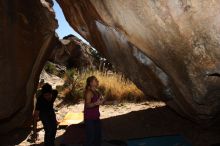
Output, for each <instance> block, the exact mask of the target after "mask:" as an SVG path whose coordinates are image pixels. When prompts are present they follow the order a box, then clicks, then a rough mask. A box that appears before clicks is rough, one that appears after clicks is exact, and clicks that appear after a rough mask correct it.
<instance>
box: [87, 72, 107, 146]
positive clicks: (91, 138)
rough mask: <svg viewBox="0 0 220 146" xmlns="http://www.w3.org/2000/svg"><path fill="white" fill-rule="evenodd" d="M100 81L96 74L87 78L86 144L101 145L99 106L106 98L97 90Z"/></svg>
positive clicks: (91, 145) (90, 145) (88, 145)
mask: <svg viewBox="0 0 220 146" xmlns="http://www.w3.org/2000/svg"><path fill="white" fill-rule="evenodd" d="M98 85H99V82H98V80H97V78H96V77H95V76H91V77H89V78H88V79H87V82H86V89H85V95H84V98H85V106H84V120H85V125H86V141H85V146H101V122H100V118H99V117H100V112H99V106H100V105H102V104H103V102H104V100H103V99H102V98H101V95H100V93H99V92H98V91H97V87H98Z"/></svg>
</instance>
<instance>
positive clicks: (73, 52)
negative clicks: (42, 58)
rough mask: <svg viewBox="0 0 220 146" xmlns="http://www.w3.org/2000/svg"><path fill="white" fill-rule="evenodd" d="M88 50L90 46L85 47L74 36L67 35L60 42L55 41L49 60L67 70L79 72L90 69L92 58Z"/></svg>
mask: <svg viewBox="0 0 220 146" xmlns="http://www.w3.org/2000/svg"><path fill="white" fill-rule="evenodd" d="M90 49H91V46H89V45H86V44H85V43H83V42H82V41H81V40H79V39H78V38H76V37H75V36H73V35H69V36H66V37H64V38H63V39H61V40H58V39H57V43H56V44H55V45H54V48H53V51H52V53H51V56H50V59H49V60H50V61H52V62H54V63H56V64H60V65H64V66H66V67H67V68H77V69H79V70H83V69H84V68H92V67H93V58H92V56H91V54H90Z"/></svg>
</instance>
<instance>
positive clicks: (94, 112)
mask: <svg viewBox="0 0 220 146" xmlns="http://www.w3.org/2000/svg"><path fill="white" fill-rule="evenodd" d="M98 99H99V96H93V97H92V99H91V102H92V103H95V102H96V101H97V100H98ZM99 117H100V112H99V106H95V107H93V108H87V107H86V106H84V119H85V120H98V119H99Z"/></svg>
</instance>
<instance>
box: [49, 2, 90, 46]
mask: <svg viewBox="0 0 220 146" xmlns="http://www.w3.org/2000/svg"><path fill="white" fill-rule="evenodd" d="M53 2H54V6H53V9H54V11H55V13H56V18H57V20H58V23H59V27H58V29H56V33H57V34H58V36H59V38H60V39H62V38H63V37H64V36H67V35H69V34H73V35H75V36H76V37H78V38H79V39H81V40H82V41H83V42H85V43H87V44H88V42H87V41H86V40H85V39H83V38H82V37H81V36H80V35H79V34H78V33H77V32H76V31H74V30H73V29H72V27H70V25H69V23H68V22H67V21H66V19H65V17H64V15H63V11H62V10H61V8H60V6H59V4H58V3H57V2H56V1H55V0H53Z"/></svg>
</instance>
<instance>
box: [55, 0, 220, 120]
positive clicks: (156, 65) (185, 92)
mask: <svg viewBox="0 0 220 146" xmlns="http://www.w3.org/2000/svg"><path fill="white" fill-rule="evenodd" d="M57 1H58V3H59V4H60V5H61V7H62V9H63V11H64V14H65V16H66V18H67V20H68V22H69V23H70V24H71V26H72V27H73V28H74V29H75V30H76V31H78V32H79V33H80V34H81V35H82V36H83V37H84V38H86V39H87V40H88V41H89V42H90V43H91V44H92V45H93V46H94V47H95V48H97V49H98V50H99V51H100V52H102V53H103V54H104V55H105V56H106V57H107V58H108V59H109V60H110V61H111V62H112V63H113V64H114V65H115V66H116V67H117V68H118V69H119V70H121V71H122V72H124V73H125V74H126V75H127V76H129V77H130V79H132V80H133V81H134V82H135V83H136V84H137V85H138V86H139V87H140V88H141V89H142V90H143V91H144V92H145V93H146V94H147V95H150V96H153V97H156V98H162V99H169V101H168V103H170V104H171V105H173V106H174V107H175V109H176V110H177V109H178V110H181V112H182V113H185V114H186V115H187V116H188V117H190V118H192V119H194V120H197V121H205V120H209V119H212V118H213V117H216V115H217V114H218V113H219V111H220V78H219V74H220V1H215V0H213V1H208V0H207V1H201V0H167V1H164V0H157V1H155V0H148V1H147V0H126V1H125V0H80V1H79V0H65V1H63V0H57ZM173 103H174V104H173Z"/></svg>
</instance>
